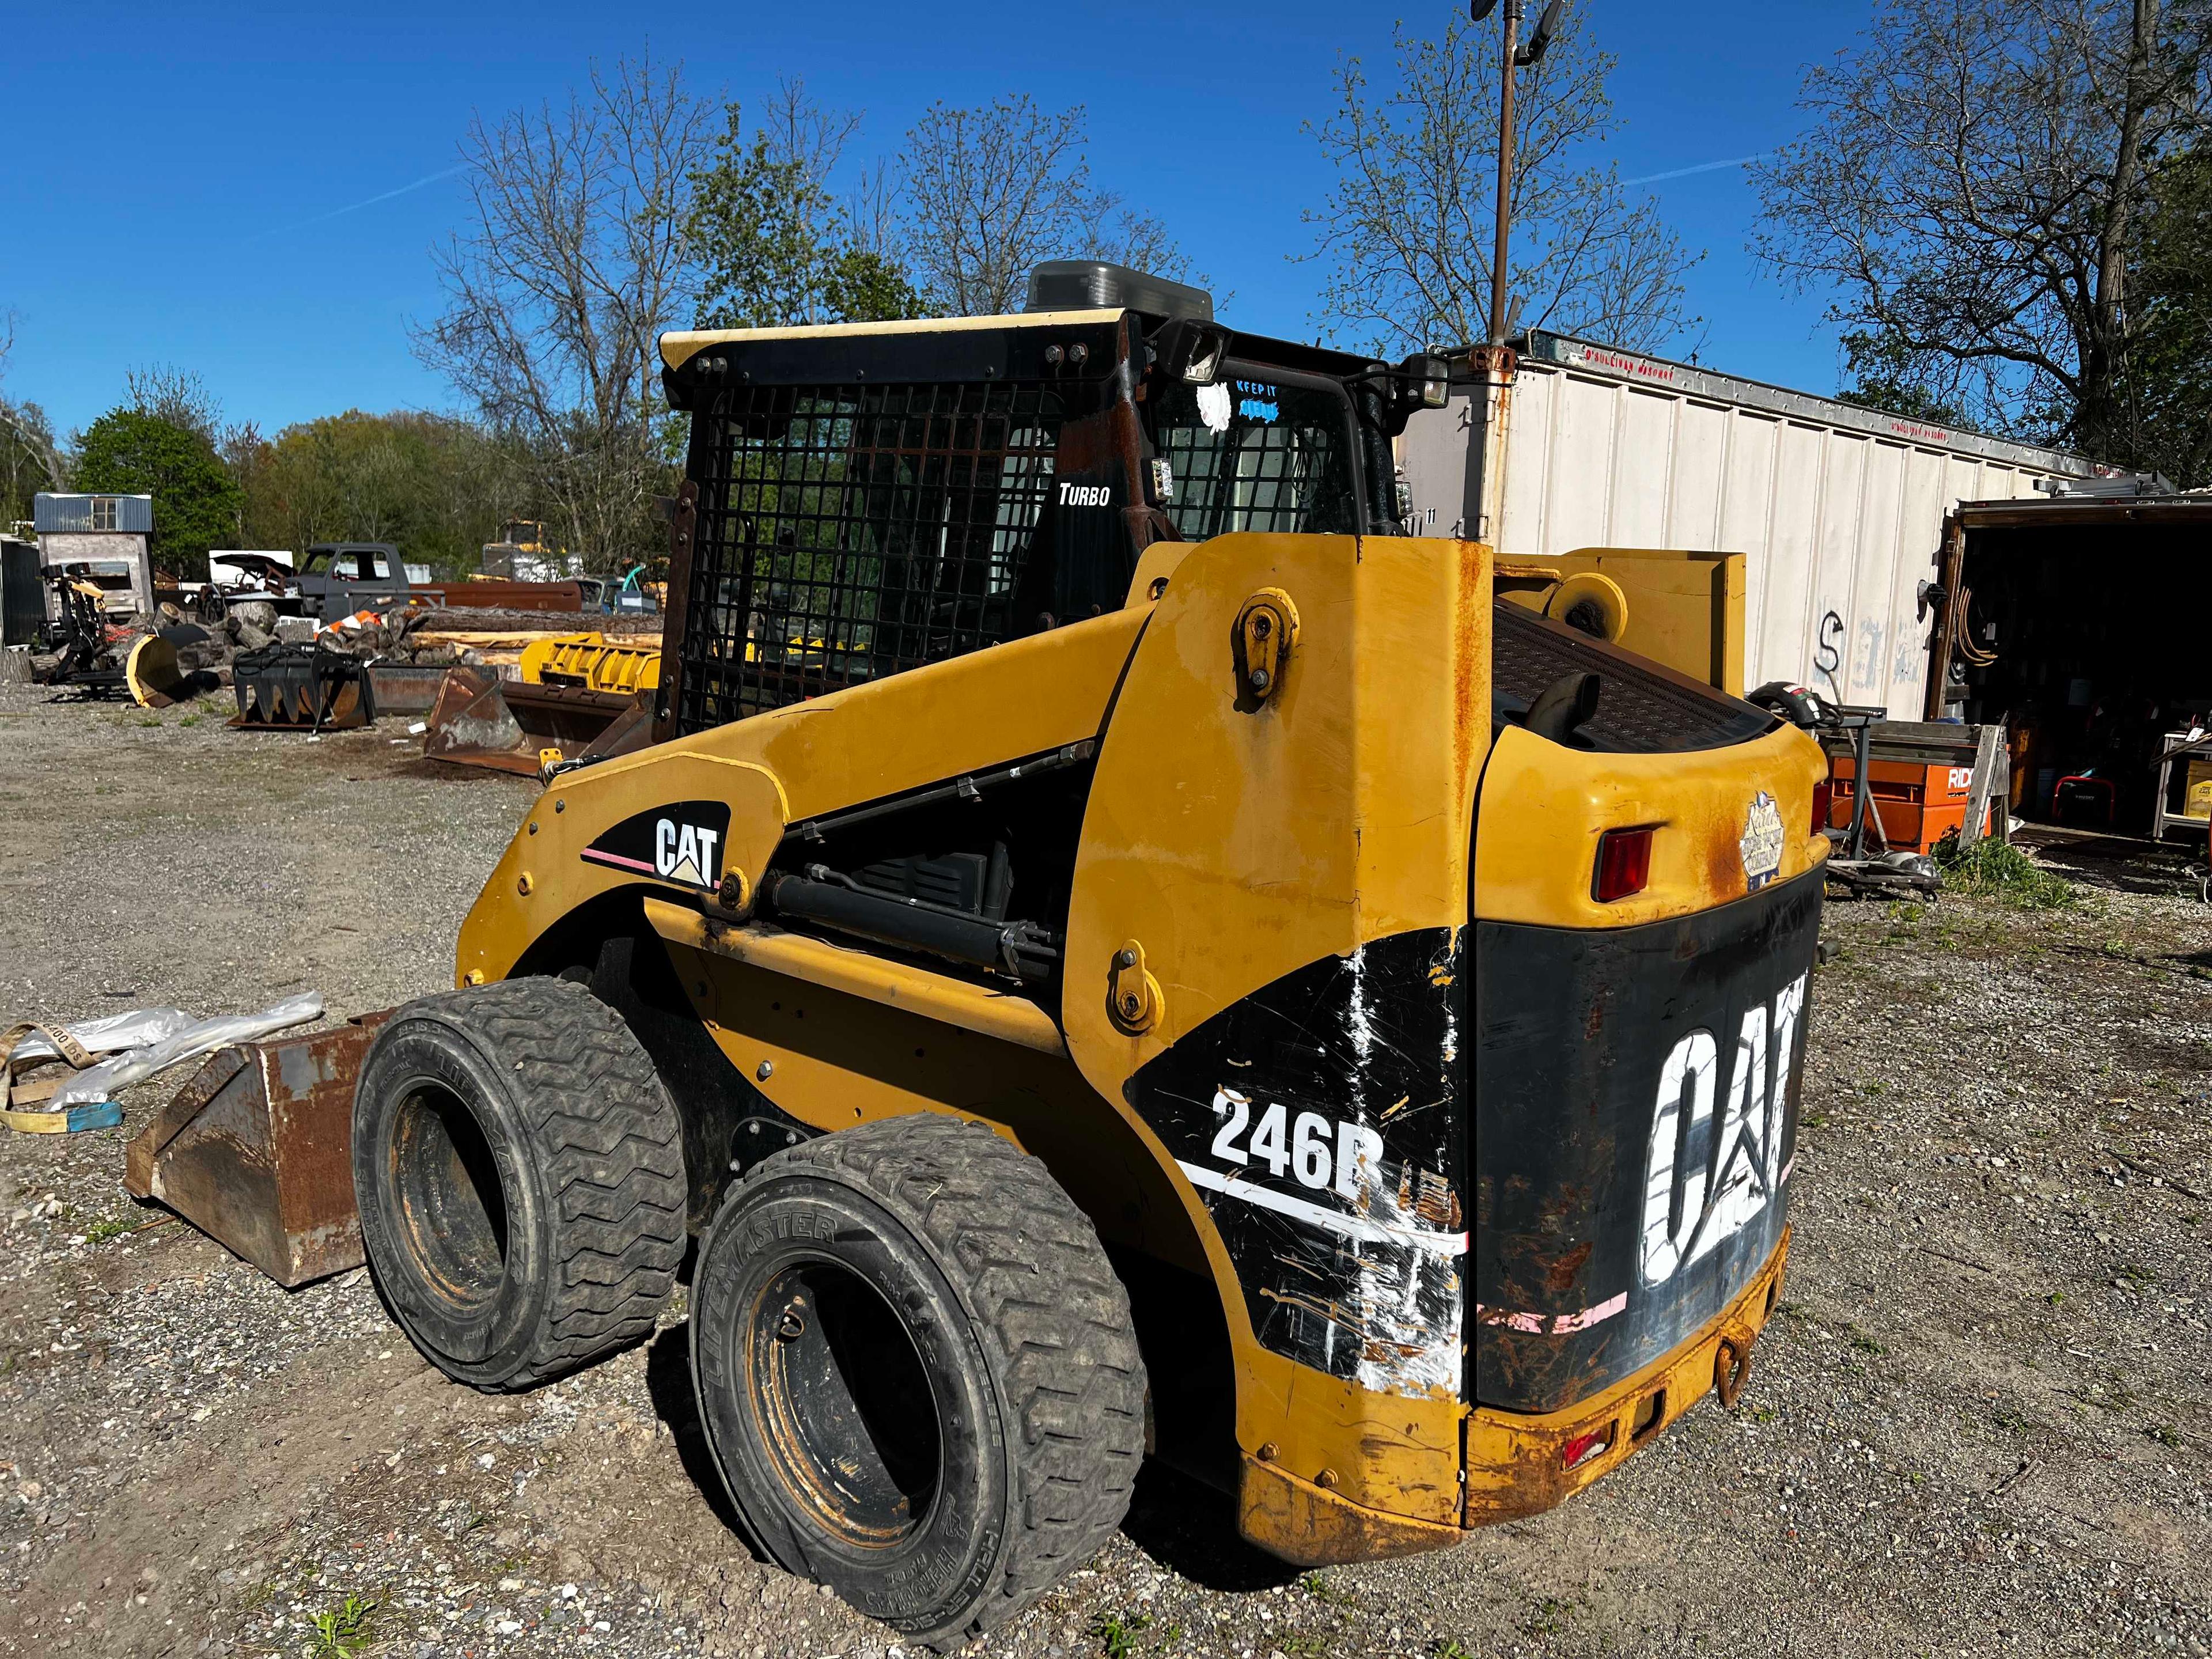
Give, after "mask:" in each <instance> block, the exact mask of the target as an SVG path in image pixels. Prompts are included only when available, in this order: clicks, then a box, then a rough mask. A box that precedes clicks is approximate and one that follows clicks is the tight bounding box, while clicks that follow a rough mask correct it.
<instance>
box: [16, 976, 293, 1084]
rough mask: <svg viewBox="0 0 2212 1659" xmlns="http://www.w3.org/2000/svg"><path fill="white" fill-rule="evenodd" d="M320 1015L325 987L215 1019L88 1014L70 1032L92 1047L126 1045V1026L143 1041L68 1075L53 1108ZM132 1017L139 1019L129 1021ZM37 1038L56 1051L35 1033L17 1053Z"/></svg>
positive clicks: (103, 1049) (169, 1011) (162, 1011)
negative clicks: (95, 1017)
mask: <svg viewBox="0 0 2212 1659" xmlns="http://www.w3.org/2000/svg"><path fill="white" fill-rule="evenodd" d="M322 1015H323V998H322V993H320V992H319V991H304V992H302V993H301V994H299V995H297V996H290V997H287V998H285V999H284V1000H283V1001H282V1002H279V1003H276V1004H273V1005H272V1006H270V1007H267V1008H264V1010H262V1012H259V1013H258V1014H219V1015H217V1016H216V1017H215V1018H212V1019H202V1020H194V1019H192V1018H191V1016H189V1015H187V1014H185V1013H184V1012H182V1011H181V1010H179V1009H175V1008H143V1009H137V1010H135V1011H133V1012H131V1013H128V1014H117V1015H114V1016H112V1017H111V1018H107V1019H100V1020H88V1021H87V1022H85V1024H82V1025H76V1026H71V1027H70V1036H74V1037H75V1038H76V1040H77V1041H78V1042H82V1043H83V1044H84V1045H85V1047H86V1048H90V1049H92V1050H93V1051H94V1053H96V1054H97V1053H110V1052H113V1051H114V1050H116V1049H117V1048H123V1044H122V1042H119V1041H118V1038H119V1036H121V1035H122V1034H124V1033H126V1032H128V1033H131V1035H132V1037H133V1040H134V1041H135V1042H137V1044H138V1045H139V1046H135V1047H130V1048H124V1051H123V1052H121V1053H118V1054H116V1056H115V1058H114V1059H112V1060H103V1061H101V1062H100V1064H99V1065H97V1066H92V1067H90V1068H88V1070H85V1071H82V1072H79V1073H77V1074H76V1076H75V1077H73V1078H70V1079H69V1080H68V1081H67V1082H65V1083H64V1084H63V1085H62V1086H61V1087H60V1088H59V1089H58V1090H56V1091H54V1097H53V1100H52V1103H51V1105H50V1108H49V1109H51V1110H53V1111H63V1110H65V1109H68V1108H70V1107H71V1106H91V1105H97V1104H98V1103H100V1102H102V1101H106V1100H111V1099H112V1098H113V1097H115V1096H116V1095H117V1094H118V1092H119V1091H122V1090H125V1089H127V1088H129V1087H130V1086H131V1085H132V1084H134V1083H138V1082H142V1081H143V1080H144V1079H147V1078H149V1077H151V1076H153V1075H154V1074H155V1073H156V1072H161V1071H166V1070H167V1068H168V1067H170V1066H174V1065H175V1064H177V1063H178V1061H179V1060H190V1059H191V1058H193V1057H194V1056H195V1055H197V1054H211V1053H213V1052H214V1051H215V1050H216V1049H217V1048H223V1047H226V1046H227V1045H228V1044H230V1043H234V1042H252V1041H253V1040H254V1039H255V1038H256V1037H264V1036H268V1035H269V1034H270V1032H271V1031H281V1030H284V1029H285V1028H286V1027H288V1026H292V1025H305V1024H307V1022H309V1021H310V1020H315V1019H320V1018H322ZM134 1021H135V1022H140V1024H131V1022H134ZM102 1028H106V1029H102ZM95 1036H97V1038H98V1039H99V1040H98V1041H97V1042H96V1041H95V1040H94V1038H95ZM33 1043H36V1044H37V1045H38V1048H40V1049H44V1050H45V1051H46V1053H47V1054H52V1048H51V1046H49V1045H48V1044H47V1043H46V1040H45V1039H44V1038H42V1037H36V1036H33V1038H31V1039H29V1040H27V1042H25V1043H24V1044H23V1045H22V1047H21V1048H19V1049H18V1050H17V1054H18V1057H19V1058H20V1057H21V1056H22V1055H24V1054H27V1053H28V1052H32V1045H33Z"/></svg>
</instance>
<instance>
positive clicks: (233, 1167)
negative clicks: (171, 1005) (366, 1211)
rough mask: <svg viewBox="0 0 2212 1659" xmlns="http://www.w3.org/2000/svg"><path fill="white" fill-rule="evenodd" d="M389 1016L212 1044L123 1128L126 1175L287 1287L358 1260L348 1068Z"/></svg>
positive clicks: (139, 1191) (351, 1074)
mask: <svg viewBox="0 0 2212 1659" xmlns="http://www.w3.org/2000/svg"><path fill="white" fill-rule="evenodd" d="M389 1017H390V1016H389V1015H388V1014H386V1013H378V1014H369V1015H365V1016H363V1017H362V1018H360V1019H357V1020H355V1021H354V1022H353V1023H351V1024H347V1025H341V1026H339V1027H337V1029H336V1030H328V1031H316V1032H313V1033H311V1034H309V1035H308V1036H295V1037H285V1038H283V1039H279V1040H272V1041H270V1042H248V1043H241V1044H240V1045H238V1046H236V1047H234V1048H219V1049H217V1050H216V1052H215V1053H214V1054H210V1055H209V1056H208V1058H207V1060H205V1061H204V1062H203V1063H202V1065H201V1066H200V1068H199V1070H198V1071H197V1072H195V1073H193V1074H192V1077H191V1081H190V1082H188V1083H186V1084H185V1086H184V1087H183V1088H182V1089H180V1090H179V1091H177V1094H176V1097H175V1098H173V1100H171V1101H170V1102H169V1103H168V1104H167V1106H165V1107H163V1108H162V1109H161V1112H160V1114H159V1115H156V1116H155V1119H154V1121H152V1122H151V1123H149V1125H147V1127H145V1128H144V1129H143V1130H142V1131H140V1132H139V1133H138V1134H137V1137H136V1138H135V1139H132V1141H131V1145H130V1148H129V1151H128V1155H127V1161H126V1163H125V1171H124V1186H125V1188H127V1189H128V1190H129V1192H130V1193H131V1196H132V1197H134V1198H138V1199H153V1200H156V1201H158V1202H160V1203H162V1204H165V1205H167V1206H168V1207H169V1208H171V1209H173V1210H174V1211H175V1212H177V1213H178V1214H179V1215H181V1216H182V1217H184V1218H185V1220H187V1221H189V1222H191V1224H192V1225H194V1226H196V1227H197V1228H198V1229H199V1230H200V1231H203V1232H204V1233H206V1234H207V1235H209V1237H212V1238H214V1239H215V1240H216V1242H217V1243H221V1244H223V1245H225V1246H227V1247H228V1248H229V1249H232V1250H234V1251H235V1252H236V1253H237V1254H238V1255H240V1256H242V1257H244V1258H245V1259H246V1261H250V1262H252V1264H253V1265H254V1266H255V1267H258V1268H260V1269H261V1271H262V1272H264V1273H267V1274H268V1275H269V1276H270V1278H271V1279H275V1280H276V1282H277V1283H278V1284H279V1285H283V1286H285V1288H287V1289H288V1290H289V1289H292V1288H294V1287H295V1286H298V1285H304V1284H307V1282H308V1281H310V1280H311V1279H321V1278H323V1277H325V1275H327V1274H330V1273H341V1272H343V1271H344V1270H345V1269H346V1268H348V1267H358V1266H360V1265H361V1263H362V1260H363V1256H362V1243H361V1214H360V1212H359V1210H358V1209H357V1208H356V1206H355V1203H354V1194H353V1090H354V1079H355V1077H356V1073H359V1071H360V1069H361V1060H362V1055H363V1054H365V1053H367V1052H368V1042H369V1038H370V1037H371V1036H374V1033H375V1030H376V1028H377V1027H378V1026H379V1025H380V1024H383V1023H384V1021H385V1020H386V1018H389Z"/></svg>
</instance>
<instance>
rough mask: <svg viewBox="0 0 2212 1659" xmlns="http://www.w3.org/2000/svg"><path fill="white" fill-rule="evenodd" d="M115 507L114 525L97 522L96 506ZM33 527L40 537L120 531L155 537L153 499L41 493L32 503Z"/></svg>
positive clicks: (148, 496) (134, 496) (148, 497)
mask: <svg viewBox="0 0 2212 1659" xmlns="http://www.w3.org/2000/svg"><path fill="white" fill-rule="evenodd" d="M94 501H112V502H114V503H115V522H114V523H112V524H98V523H95V522H94V512H93V505H92V504H93V503H94ZM31 527H32V528H33V529H34V530H35V531H37V532H38V533H39V534H40V535H41V536H71V535H76V536H81V535H87V534H89V533H91V532H93V531H94V530H115V531H121V532H124V533H125V534H128V535H137V536H150V535H152V534H153V533H154V498H153V497H152V496H151V495H49V494H48V493H46V491H44V490H41V491H40V493H39V494H38V495H35V496H33V497H32V500H31Z"/></svg>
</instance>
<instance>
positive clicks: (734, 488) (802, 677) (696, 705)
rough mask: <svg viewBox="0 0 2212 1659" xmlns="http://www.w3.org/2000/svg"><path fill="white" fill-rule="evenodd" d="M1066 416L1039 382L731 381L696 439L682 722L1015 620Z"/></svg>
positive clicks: (743, 709) (904, 663)
mask: <svg viewBox="0 0 2212 1659" xmlns="http://www.w3.org/2000/svg"><path fill="white" fill-rule="evenodd" d="M1063 417H1064V410H1063V408H1062V404H1061V398H1060V393H1059V392H1057V391H1056V390H1055V389H1054V388H1053V387H1051V386H1042V385H1037V384H1023V383H1019V382H1009V383H997V384H994V383H981V384H973V385H961V384H944V383H939V384H933V385H920V386H737V387H733V388H732V389H731V390H730V391H729V392H726V394H724V395H723V396H722V397H721V398H718V399H717V406H716V408H715V410H714V412H713V414H712V415H711V416H708V418H709V419H710V420H711V422H712V423H713V424H712V426H711V428H710V429H709V431H708V433H707V434H706V435H705V437H706V441H705V443H704V444H703V446H702V448H703V451H704V453H703V454H695V470H696V477H697V479H698V483H699V507H698V521H697V525H696V531H695V533H694V538H693V544H692V563H691V582H690V592H689V594H688V595H687V597H686V603H687V604H688V605H689V606H690V611H689V613H688V615H687V617H686V618H685V627H684V640H683V641H682V642H681V644H680V645H679V646H678V650H679V651H680V653H681V655H682V678H681V683H680V690H679V694H678V708H677V711H676V713H677V719H678V727H679V729H680V730H682V731H684V732H696V731H701V730H703V729H705V728H707V727H709V726H720V725H721V724H723V723H725V722H726V721H729V720H742V719H744V717H745V716H747V715H749V714H760V713H762V712H763V711H764V710H767V709H770V708H782V707H784V706H786V705H787V704H789V703H793V702H799V701H801V700H803V699H805V698H807V697H817V696H823V695H824V694H825V693H828V692H831V691H836V690H841V689H842V688H843V687H846V686H848V685H855V684H860V683H862V682H864V681H867V680H872V679H881V678H883V677H884V675H886V674H896V673H898V672H900V671H902V670H905V669H908V668H915V667H919V666H921V665H922V664H924V663H931V662H939V661H942V660H944V659H946V658H948V657H957V656H960V655H962V654H963V653H967V652H969V651H976V650H981V648H983V647H986V646H991V645H997V644H999V643H1000V641H1004V640H1006V639H1007V638H1009V637H1010V636H1011V635H1012V631H1013V629H1012V619H1013V617H1014V614H1015V611H1014V593H1015V589H1016V588H1017V586H1018V585H1019V583H1020V580H1021V576H1022V570H1023V567H1024V563H1025V562H1027V560H1028V557H1029V553H1030V543H1031V541H1032V539H1033V538H1035V536H1036V531H1037V527H1038V524H1039V521H1040V520H1041V518H1042V514H1043V512H1044V509H1045V507H1046V506H1047V504H1048V499H1049V496H1050V494H1051V490H1052V483H1053V472H1054V452H1055V451H1056V450H1057V448H1058V447H1059V442H1060V426H1061V422H1062V420H1063Z"/></svg>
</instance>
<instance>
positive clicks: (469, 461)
mask: <svg viewBox="0 0 2212 1659" xmlns="http://www.w3.org/2000/svg"><path fill="white" fill-rule="evenodd" d="M231 466H232V469H233V471H234V472H235V473H236V474H237V476H238V477H239V480H240V485H241V487H242V488H243V489H244V491H245V496H246V502H245V513H244V528H243V536H244V538H245V540H246V544H247V545H249V546H253V547H281V548H289V549H291V550H294V551H297V550H301V549H303V548H306V547H308V546H310V545H312V544H314V543H316V542H321V541H373V542H392V543H394V544H397V545H398V548H399V550H400V551H401V553H402V554H403V555H404V556H405V557H407V558H408V559H410V560H412V561H414V562H418V563H423V564H428V565H430V566H431V567H433V568H436V569H439V570H441V571H443V572H445V573H446V574H462V573H465V572H468V571H472V570H475V569H477V568H478V565H479V562H480V556H481V550H482V548H483V544H485V543H486V542H488V541H490V540H491V539H493V538H494V537H495V535H496V533H497V532H498V528H499V525H500V523H501V520H505V519H510V518H544V517H546V516H548V514H547V513H545V511H544V502H543V500H542V498H541V497H540V496H539V495H538V494H537V493H536V492H535V490H534V489H533V487H532V477H533V476H534V475H535V472H536V470H537V469H536V467H535V465H534V462H533V459H532V457H531V456H530V455H529V454H527V453H526V452H525V449H524V447H523V445H522V443H521V441H520V439H518V438H515V437H513V436H503V435H500V434H498V433H495V432H493V431H491V430H489V428H485V427H483V426H480V425H478V424H477V423H476V422H472V421H465V420H458V419H455V418H453V417H452V416H440V415H421V414H413V413H401V414H392V415H371V414H367V413H364V412H363V411H362V410H347V411H346V412H345V413H344V414H343V415H327V416H323V417H322V418H320V419H319V420H313V421H307V422H301V423H300V424H299V425H297V426H291V427H287V428H285V429H284V430H283V431H282V432H280V433H278V434H277V435H276V438H275V439H273V440H270V441H263V440H260V439H258V438H254V439H252V440H251V441H250V442H240V443H238V444H237V445H235V446H234V453H233V454H232V457H231Z"/></svg>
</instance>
